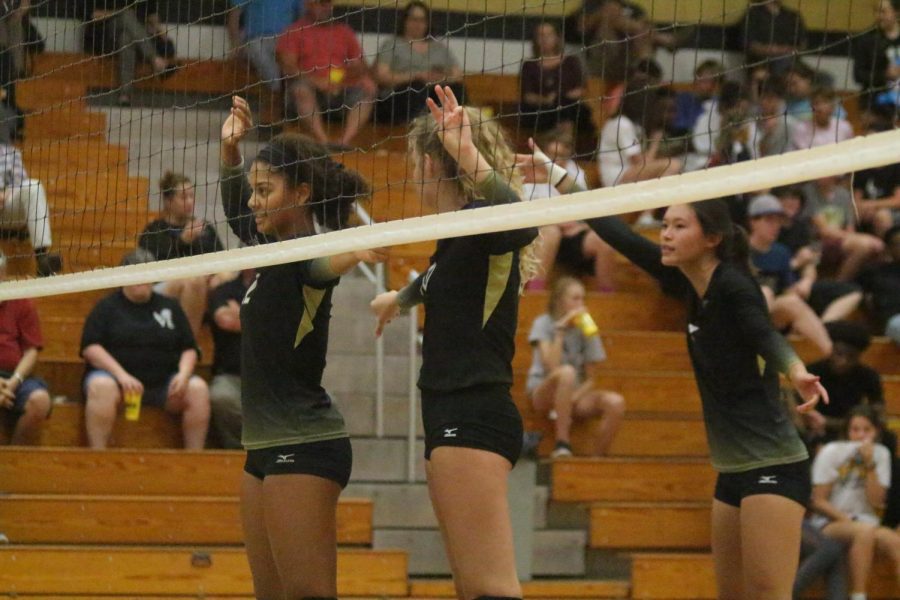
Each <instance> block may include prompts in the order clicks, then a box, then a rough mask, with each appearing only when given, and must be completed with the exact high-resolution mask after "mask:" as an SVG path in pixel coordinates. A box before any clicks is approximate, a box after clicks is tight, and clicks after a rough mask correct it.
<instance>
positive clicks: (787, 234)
mask: <svg viewBox="0 0 900 600" xmlns="http://www.w3.org/2000/svg"><path fill="white" fill-rule="evenodd" d="M772 195H774V196H775V197H776V198H778V201H779V202H781V208H783V209H784V219H783V220H782V225H781V232H780V233H779V234H778V241H779V242H780V243H782V244H784V245H785V246H787V248H788V249H789V250H790V251H791V255H792V256H794V257H797V256H801V258H802V260H801V261H800V263H802V264H801V265H800V266H797V267H795V270H796V269H797V268H802V265H805V264H806V263H808V262H816V263H818V261H819V258H820V256H819V254H820V253H819V252H818V251H816V250H814V249H813V247H812V244H813V236H814V234H815V229H814V227H813V224H812V219H810V217H809V215H808V214H806V212H805V208H806V196H805V195H804V194H803V188H802V187H800V186H796V185H786V186H782V187H777V188H775V189H774V190H772Z"/></svg>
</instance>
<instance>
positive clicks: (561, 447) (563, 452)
mask: <svg viewBox="0 0 900 600" xmlns="http://www.w3.org/2000/svg"><path fill="white" fill-rule="evenodd" d="M567 456H572V446H570V445H569V444H568V443H566V442H556V448H554V449H553V452H551V453H550V458H566V457H567Z"/></svg>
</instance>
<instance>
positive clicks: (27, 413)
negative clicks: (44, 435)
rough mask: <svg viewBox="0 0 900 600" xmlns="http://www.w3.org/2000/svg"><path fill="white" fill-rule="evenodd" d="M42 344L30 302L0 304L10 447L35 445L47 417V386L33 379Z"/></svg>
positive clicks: (2, 387) (1, 403) (0, 363)
mask: <svg viewBox="0 0 900 600" xmlns="http://www.w3.org/2000/svg"><path fill="white" fill-rule="evenodd" d="M4 279H6V255H5V254H3V252H2V251H0V281H3V280H4ZM43 344H44V340H43V337H42V336H41V324H40V321H39V320H38V314H37V309H36V308H35V305H34V301H33V300H27V299H23V300H4V301H2V302H0V407H2V408H3V410H4V411H10V412H11V413H12V414H13V415H15V417H16V424H15V427H14V429H13V433H12V436H11V438H10V443H12V444H15V445H22V444H36V443H37V442H38V440H39V438H40V433H41V426H42V425H43V424H44V421H46V420H47V417H49V416H50V393H49V392H48V391H47V383H46V382H45V381H44V380H43V379H41V378H39V377H34V376H32V373H33V372H34V367H35V365H37V361H38V353H39V352H40V351H41V347H42V346H43Z"/></svg>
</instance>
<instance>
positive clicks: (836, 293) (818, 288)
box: [809, 279, 862, 315]
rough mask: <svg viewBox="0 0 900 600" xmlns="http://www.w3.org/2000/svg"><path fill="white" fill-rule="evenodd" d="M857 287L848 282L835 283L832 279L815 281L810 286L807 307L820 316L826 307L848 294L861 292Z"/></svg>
mask: <svg viewBox="0 0 900 600" xmlns="http://www.w3.org/2000/svg"><path fill="white" fill-rule="evenodd" d="M861 291H862V288H861V287H859V285H857V284H855V283H852V282H850V281H835V280H833V279H817V280H816V281H815V283H813V285H812V292H810V294H809V305H810V306H811V307H812V309H813V310H814V311H816V314H817V315H821V314H822V313H823V312H825V309H826V308H828V305H829V304H831V303H832V302H834V301H835V300H837V299H838V298H841V297H843V296H846V295H848V294H852V293H854V292H861Z"/></svg>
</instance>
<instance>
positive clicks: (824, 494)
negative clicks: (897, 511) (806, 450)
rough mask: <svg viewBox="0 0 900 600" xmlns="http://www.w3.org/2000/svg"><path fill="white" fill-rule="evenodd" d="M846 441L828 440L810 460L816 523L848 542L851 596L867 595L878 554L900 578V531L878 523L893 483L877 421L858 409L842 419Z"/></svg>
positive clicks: (871, 415)
mask: <svg viewBox="0 0 900 600" xmlns="http://www.w3.org/2000/svg"><path fill="white" fill-rule="evenodd" d="M845 432H846V436H847V438H846V439H847V441H839V442H831V443H829V444H826V445H825V446H824V447H823V448H822V449H821V450H820V451H819V454H818V455H817V456H816V458H815V461H814V462H813V471H812V483H813V495H812V508H813V510H814V511H815V512H816V513H817V515H816V517H815V520H814V521H813V522H814V524H815V525H816V526H818V527H820V528H821V529H822V532H823V533H824V534H825V535H827V536H828V537H831V538H834V539H836V540H839V541H842V542H845V543H847V544H849V553H848V556H849V572H850V592H851V594H850V597H851V598H852V599H853V600H856V599H859V598H862V599H864V598H866V587H867V585H868V580H869V573H870V572H871V568H872V562H873V559H874V556H875V554H876V553H878V554H880V555H884V556H885V557H887V558H888V559H890V560H891V562H892V563H893V566H894V572H895V573H896V576H897V578H898V579H900V534H898V533H897V532H896V531H894V530H893V529H888V528H887V527H883V526H880V525H879V518H878V514H877V513H878V511H880V510H881V509H882V508H883V507H884V502H885V496H886V493H887V489H888V486H890V483H891V454H890V451H889V450H888V449H887V448H885V447H884V446H883V445H882V444H880V443H878V435H879V432H880V422H879V419H878V417H877V415H876V413H875V412H874V411H873V410H872V409H871V408H868V407H858V408H857V409H855V410H854V411H852V413H851V414H850V415H849V418H848V420H847V422H846V430H845Z"/></svg>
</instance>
